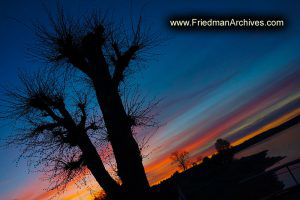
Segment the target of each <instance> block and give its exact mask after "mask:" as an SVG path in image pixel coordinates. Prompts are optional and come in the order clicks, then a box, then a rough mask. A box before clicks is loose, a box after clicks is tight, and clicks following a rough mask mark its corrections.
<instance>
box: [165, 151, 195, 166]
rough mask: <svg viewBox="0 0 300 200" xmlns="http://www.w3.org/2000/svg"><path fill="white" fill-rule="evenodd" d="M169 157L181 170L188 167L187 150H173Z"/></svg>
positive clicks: (188, 157)
mask: <svg viewBox="0 0 300 200" xmlns="http://www.w3.org/2000/svg"><path fill="white" fill-rule="evenodd" d="M170 158H171V160H173V162H174V163H176V164H177V165H178V167H179V168H180V169H182V170H183V171H185V170H186V169H187V168H188V164H189V159H190V156H189V152H187V151H182V152H178V151H175V152H173V153H172V154H171V156H170Z"/></svg>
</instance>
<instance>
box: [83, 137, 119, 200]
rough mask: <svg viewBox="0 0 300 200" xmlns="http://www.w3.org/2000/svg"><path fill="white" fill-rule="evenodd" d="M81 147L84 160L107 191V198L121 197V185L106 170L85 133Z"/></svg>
mask: <svg viewBox="0 0 300 200" xmlns="http://www.w3.org/2000/svg"><path fill="white" fill-rule="evenodd" d="M79 147H80V149H81V151H82V154H83V157H84V161H85V162H86V165H87V167H88V169H89V170H90V171H91V173H92V174H93V176H94V177H95V179H96V181H97V182H98V183H99V184H100V186H101V187H102V188H103V190H104V191H105V193H106V195H107V198H108V199H121V196H122V194H121V193H122V190H121V186H119V185H118V184H117V183H116V181H115V180H114V179H113V178H112V177H111V176H110V174H109V173H108V172H107V171H106V169H105V167H104V165H103V162H102V160H101V158H100V156H99V154H98V152H97V150H96V148H95V146H94V145H93V144H92V142H91V141H90V139H89V137H88V136H87V135H86V134H85V133H84V134H82V135H81V137H80V142H79Z"/></svg>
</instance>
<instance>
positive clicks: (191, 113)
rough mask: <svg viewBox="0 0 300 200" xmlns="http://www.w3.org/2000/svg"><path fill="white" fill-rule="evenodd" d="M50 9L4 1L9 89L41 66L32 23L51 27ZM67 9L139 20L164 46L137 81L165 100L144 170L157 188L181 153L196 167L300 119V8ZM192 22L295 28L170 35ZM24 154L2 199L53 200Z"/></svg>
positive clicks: (74, 192) (166, 4)
mask: <svg viewBox="0 0 300 200" xmlns="http://www.w3.org/2000/svg"><path fill="white" fill-rule="evenodd" d="M43 2H44V3H42V1H38V0H28V1H17V0H10V1H0V52H1V53H0V60H1V67H0V84H1V85H4V86H5V85H18V84H19V81H18V79H17V72H18V70H19V69H26V70H28V71H34V70H36V69H38V68H39V67H40V66H41V62H39V61H35V60H33V59H32V58H31V57H30V56H29V55H28V51H27V48H28V47H30V45H32V44H33V43H34V34H33V32H32V31H31V30H30V26H31V24H32V22H33V21H35V20H39V21H40V22H42V23H47V14H46V9H45V7H46V8H48V9H49V10H51V11H55V2H56V1H43ZM63 5H64V8H65V10H66V11H67V13H69V14H71V15H74V16H81V15H84V14H85V13H88V12H89V11H93V10H95V9H100V10H105V11H107V10H108V11H109V12H111V13H112V16H113V17H114V18H115V20H120V19H122V20H124V21H128V20H130V17H129V16H130V15H131V16H133V18H135V19H138V17H139V16H140V15H141V16H142V19H143V23H144V24H146V25H147V26H151V29H152V31H153V32H156V33H158V34H159V35H161V36H163V37H164V38H166V42H165V43H163V44H162V45H161V46H159V47H157V48H156V49H155V50H153V51H154V52H155V53H157V55H153V57H150V58H147V62H146V63H145V65H146V68H145V69H144V70H143V71H141V72H139V73H137V74H135V75H134V78H133V79H132V80H131V81H133V82H135V83H139V87H140V89H141V90H142V91H143V93H144V94H145V95H147V96H149V98H151V97H157V98H162V101H161V103H160V105H159V106H158V108H157V111H158V113H159V115H158V116H157V120H158V121H159V122H160V123H161V126H160V128H159V129H157V130H155V133H154V135H153V137H152V139H151V140H150V143H149V144H150V149H147V151H152V153H151V154H150V156H149V157H148V158H147V159H146V160H145V161H144V165H145V168H146V172H147V175H148V178H149V181H150V183H151V184H154V183H156V182H157V181H159V180H162V179H164V178H166V177H168V176H170V175H171V174H172V173H174V170H175V167H174V165H172V164H171V160H170V159H169V155H170V154H171V153H172V152H174V151H175V150H186V151H188V152H190V155H191V157H192V158H196V157H197V156H199V155H202V156H206V155H210V154H211V153H213V152H214V149H213V144H214V142H215V141H216V139H217V138H225V139H227V140H229V141H230V142H231V143H233V144H239V143H240V142H242V141H244V140H245V139H248V138H250V137H253V136H255V135H257V134H259V133H261V132H263V131H265V130H268V129H269V128H272V127H274V126H276V125H279V124H280V123H283V122H284V121H286V120H288V119H290V118H292V117H295V116H297V115H298V114H300V78H299V77H300V37H299V35H300V20H299V19H300V12H299V10H300V1H297V0H295V1H280V0H277V1H261V0H257V1H256V0H255V1H249V2H246V1H242V0H241V1H226V3H224V1H223V0H216V1H211V2H209V1H193V0H189V1H180V0H166V1H161V0H149V1H143V0H141V1H138V0H132V1H129V0H128V1H126V0H125V1H124V0H123V1H121V0H119V1H117V0H110V1H100V0H90V1H83V0H66V1H63ZM189 13H193V14H194V13H199V15H200V14H201V13H208V14H211V15H218V14H219V15H226V14H230V15H234V14H240V13H245V14H248V15H270V16H275V15H276V16H283V17H284V18H285V19H286V20H287V24H286V27H285V28H284V29H283V30H280V31H267V32H266V31H247V32H245V31H244V32H242V31H227V32H224V31H223V32H217V31H215V32H201V31H199V32H189V31H179V32H176V31H174V30H171V29H170V27H169V24H168V17H170V16H176V15H186V14H189ZM28 26H29V27H28ZM0 125H1V126H0V138H1V139H3V138H5V137H6V136H8V135H10V134H14V132H13V131H12V130H13V129H12V128H11V126H7V125H6V124H5V123H1V124H0ZM152 131H154V130H152ZM150 134H151V133H150ZM17 155H18V152H17V151H16V150H14V149H6V150H0V157H1V162H0V163H1V164H0V197H1V199H2V198H3V199H22V200H29V199H39V200H44V199H47V197H49V196H50V194H49V193H47V192H46V191H44V190H43V189H45V188H47V182H46V181H41V180H40V179H39V177H40V176H41V175H40V174H36V173H29V174H28V173H27V172H28V170H27V169H28V168H27V166H26V163H25V162H23V161H21V162H20V163H19V165H18V166H16V164H15V160H16V158H17ZM89 180H91V182H92V181H93V180H92V178H89ZM88 196H89V192H88V190H87V189H77V188H76V186H75V185H74V184H72V185H70V186H69V188H68V190H67V192H66V194H64V195H63V197H64V198H66V199H68V198H69V199H72V198H73V199H74V198H75V197H78V199H79V197H82V198H83V199H87V198H88Z"/></svg>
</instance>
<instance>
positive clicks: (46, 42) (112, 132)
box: [5, 7, 158, 199]
mask: <svg viewBox="0 0 300 200" xmlns="http://www.w3.org/2000/svg"><path fill="white" fill-rule="evenodd" d="M50 21H51V24H52V29H51V28H50V29H48V28H47V27H46V26H42V25H37V26H36V29H37V36H38V40H39V46H37V48H35V50H37V51H33V52H34V55H35V56H38V57H39V58H42V59H45V60H46V61H47V62H49V63H51V64H53V65H52V66H53V68H51V69H52V70H53V71H59V67H62V68H63V69H65V70H67V71H69V70H70V69H71V70H72V69H73V71H75V72H76V71H78V72H79V73H81V74H83V75H84V76H85V77H84V78H85V79H87V80H88V81H89V83H91V89H92V91H93V92H94V93H95V96H96V99H97V102H98V108H99V110H100V112H98V113H97V114H96V115H94V116H93V117H92V119H93V120H91V119H90V118H89V117H88V113H89V111H88V108H87V107H88V106H87V104H88V101H87V98H86V97H83V96H82V95H79V96H80V98H79V101H78V102H77V103H75V106H74V105H72V106H70V107H68V105H69V104H68V103H69V102H68V100H67V99H66V95H65V93H64V91H65V90H64V86H65V84H64V83H63V84H62V86H60V85H59V84H57V80H55V79H52V80H49V79H45V78H44V77H41V76H40V75H38V76H35V77H31V78H29V79H26V78H24V77H23V78H22V80H23V84H24V86H25V87H24V90H16V91H11V92H9V93H8V96H9V97H11V98H10V100H7V101H6V100H5V101H6V103H7V105H8V107H7V108H9V109H10V113H11V116H12V115H14V117H15V118H16V119H20V118H24V119H26V120H27V126H28V127H30V129H28V128H26V130H24V132H21V133H20V134H19V135H17V136H16V137H14V138H12V140H10V142H11V143H14V144H19V145H23V146H25V149H24V151H23V154H22V155H25V154H26V156H27V157H31V158H36V159H37V161H36V164H37V165H40V164H43V165H45V166H47V167H49V168H50V169H49V171H48V172H50V171H52V172H53V173H52V179H55V180H56V182H53V183H54V188H56V187H60V186H62V185H64V184H65V183H67V182H69V181H70V180H72V179H73V178H74V176H75V174H77V173H78V171H81V170H83V168H84V167H85V166H86V167H87V168H88V169H89V170H90V172H91V173H92V175H93V176H94V177H95V179H96V180H97V182H98V183H99V184H100V186H101V187H102V188H103V189H104V190H105V192H106V194H107V197H108V198H111V199H122V198H130V199H140V198H141V196H145V193H148V192H149V183H148V180H147V177H146V174H145V171H144V167H143V164H142V158H143V156H142V155H141V149H142V148H143V147H145V145H146V143H147V140H148V139H149V138H144V140H143V141H142V144H141V145H139V144H138V142H137V141H136V139H135V137H134V133H135V131H134V130H135V127H137V126H153V125H155V122H154V121H153V115H152V114H151V111H152V109H153V106H155V105H156V104H157V102H155V103H153V102H152V103H151V104H147V105H146V106H145V103H146V100H145V99H144V97H142V96H140V95H136V96H131V97H130V98H127V97H126V95H125V94H124V93H125V92H124V91H126V89H125V90H124V88H125V84H124V83H125V81H126V77H127V75H129V74H132V72H134V70H137V69H138V66H139V65H138V63H140V61H142V58H146V57H147V56H148V55H150V54H147V51H146V50H149V49H151V48H152V47H153V46H155V45H156V44H157V43H156V42H157V41H158V40H157V38H156V36H154V35H148V31H145V32H143V31H142V29H141V19H140V20H139V22H138V24H137V26H136V27H134V26H132V28H131V29H130V31H126V30H121V29H120V27H117V26H113V24H112V23H108V21H107V20H106V19H105V18H104V17H101V16H99V15H97V14H92V15H90V16H89V17H86V18H84V20H83V19H79V20H77V21H76V20H74V19H73V18H67V17H66V16H65V15H64V12H63V9H62V8H60V7H59V8H58V14H57V17H56V18H55V17H52V16H50ZM148 52H149V51H148ZM100 113H101V114H100ZM104 132H105V134H103V133H104ZM93 137H96V139H95V140H93V139H92V138H93ZM105 140H106V141H108V142H109V144H110V146H111V149H112V152H113V155H114V159H115V166H116V168H117V175H118V177H119V178H120V180H121V185H120V184H118V183H117V182H116V181H115V180H114V179H113V178H112V176H111V175H110V174H109V173H108V171H107V170H106V169H105V166H104V163H103V160H102V159H101V157H100V156H99V154H98V152H97V149H96V147H97V144H95V141H98V142H99V141H100V145H101V142H103V141H105ZM37 155H39V156H40V157H38V156H37ZM47 170H48V168H47Z"/></svg>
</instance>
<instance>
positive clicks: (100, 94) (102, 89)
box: [94, 80, 149, 199]
mask: <svg viewBox="0 0 300 200" xmlns="http://www.w3.org/2000/svg"><path fill="white" fill-rule="evenodd" d="M109 83H110V81H104V82H103V80H97V81H94V87H95V90H96V95H97V99H98V102H99V105H100V108H101V111H102V114H103V118H104V122H105V125H106V128H107V132H108V137H109V140H110V142H111V145H112V149H113V153H114V155H115V158H116V163H117V167H118V175H119V177H120V178H121V180H122V187H123V189H124V190H125V191H126V192H127V193H128V195H129V196H131V197H132V198H136V199H138V196H140V195H143V196H144V195H145V193H147V192H148V190H149V183H148V180H147V177H146V173H145V170H144V166H143V163H142V156H141V153H140V149H139V146H138V144H137V142H136V141H135V139H134V137H133V135H132V129H131V124H130V121H129V118H128V116H127V114H126V112H125V109H124V106H123V103H122V100H121V97H120V95H119V92H118V90H117V88H115V87H113V85H112V84H109Z"/></svg>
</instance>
